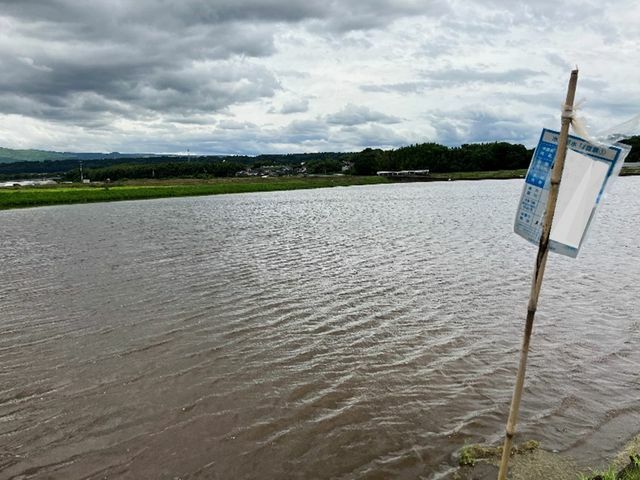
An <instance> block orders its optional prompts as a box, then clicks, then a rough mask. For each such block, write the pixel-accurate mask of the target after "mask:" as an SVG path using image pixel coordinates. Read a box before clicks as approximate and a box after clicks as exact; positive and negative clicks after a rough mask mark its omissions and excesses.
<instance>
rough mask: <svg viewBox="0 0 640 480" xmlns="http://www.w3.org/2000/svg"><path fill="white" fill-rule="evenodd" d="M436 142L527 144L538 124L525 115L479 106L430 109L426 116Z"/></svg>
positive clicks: (453, 143)
mask: <svg viewBox="0 0 640 480" xmlns="http://www.w3.org/2000/svg"><path fill="white" fill-rule="evenodd" d="M427 118H428V119H429V121H430V123H431V125H432V126H433V128H434V129H435V130H436V136H437V140H438V142H441V143H443V144H445V145H459V144H461V143H474V142H501V141H506V142H516V143H530V142H531V141H532V138H533V137H534V136H535V135H537V134H538V133H539V131H540V128H541V126H540V125H535V124H532V123H533V122H532V121H529V120H527V119H526V118H522V117H517V116H514V115H508V114H497V113H493V112H491V111H488V110H482V109H480V108H477V107H476V108H472V109H469V110H464V111H463V110H460V111H455V112H447V113H445V112H433V113H431V114H429V115H428V116H427Z"/></svg>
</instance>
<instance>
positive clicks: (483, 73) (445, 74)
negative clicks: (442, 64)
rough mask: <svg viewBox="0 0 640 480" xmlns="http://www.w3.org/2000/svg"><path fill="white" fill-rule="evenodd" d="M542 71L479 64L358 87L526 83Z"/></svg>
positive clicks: (412, 89)
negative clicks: (405, 79) (507, 68)
mask: <svg viewBox="0 0 640 480" xmlns="http://www.w3.org/2000/svg"><path fill="white" fill-rule="evenodd" d="M544 75H545V73H544V72H539V71H535V70H531V69H528V68H518V69H511V70H502V71H490V70H486V69H485V68H483V67H481V66H479V67H478V68H476V69H473V68H463V69H459V68H452V69H449V70H437V71H431V72H424V73H423V74H422V75H421V77H422V78H421V79H418V80H415V81H411V82H399V83H386V84H379V85H376V84H365V85H362V86H361V87H360V89H361V90H362V91H365V92H395V93H420V92H424V91H425V90H428V89H437V88H452V87H459V86H464V85H469V84H473V83H478V84H479V83H485V84H504V85H508V84H526V83H527V82H528V81H529V80H530V79H532V78H535V77H540V76H544Z"/></svg>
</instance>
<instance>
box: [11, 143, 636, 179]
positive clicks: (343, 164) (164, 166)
mask: <svg viewBox="0 0 640 480" xmlns="http://www.w3.org/2000/svg"><path fill="white" fill-rule="evenodd" d="M625 143H627V144H629V145H631V146H632V147H633V148H632V151H631V153H630V154H629V156H628V158H627V161H628V162H639V161H640V136H635V137H631V138H629V139H628V140H625ZM532 152H533V150H529V149H527V148H526V147H524V146H523V145H519V144H511V143H506V142H494V143H479V144H465V145H461V146H459V147H447V146H444V145H439V144H437V143H423V144H417V145H410V146H407V147H401V148H398V149H395V150H381V149H371V148H367V149H365V150H363V151H361V152H357V153H341V152H322V153H299V154H286V155H258V156H256V157H250V156H242V155H238V156H154V157H141V158H102V159H97V160H85V161H82V165H83V171H84V173H85V178H90V179H91V180H96V181H104V180H106V179H111V180H120V179H125V178H170V177H210V176H215V177H225V176H233V175H236V174H237V173H238V172H242V171H247V170H251V169H253V170H254V173H255V172H256V171H260V172H265V173H269V168H270V167H276V168H275V169H273V168H272V169H271V170H272V171H274V172H275V174H296V173H308V174H331V173H337V172H346V173H350V174H354V175H375V174H376V172H378V171H380V170H419V169H429V170H430V171H431V172H434V173H437V172H443V173H447V172H469V171H487V170H514V169H523V168H527V167H528V165H529V162H530V160H531V155H532ZM278 166H280V167H291V168H280V170H279V171H278V169H277V167H278ZM35 175H49V176H53V175H63V176H64V177H65V178H66V179H68V180H79V178H80V162H79V161H78V160H77V159H67V160H45V161H38V162H14V163H7V164H0V179H2V178H18V177H20V176H24V177H26V176H35Z"/></svg>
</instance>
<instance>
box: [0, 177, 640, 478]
mask: <svg viewBox="0 0 640 480" xmlns="http://www.w3.org/2000/svg"><path fill="white" fill-rule="evenodd" d="M520 186H521V184H520V182H519V181H501V182H497V181H496V182H494V181H486V182H477V183H474V182H450V183H440V184H436V183H431V184H402V185H379V186H370V187H358V188H348V189H337V188H336V189H326V190H314V191H295V192H272V193H259V194H247V195H232V196H215V197H197V198H180V199H161V200H151V201H145V202H122V203H114V204H93V205H78V206H64V207H48V208H40V209H28V210H21V211H5V212H0V216H1V217H2V225H3V238H2V239H1V240H0V253H1V254H2V258H3V266H4V267H5V268H3V281H2V282H1V283H0V302H1V303H0V304H1V307H2V316H1V317H0V327H1V328H0V364H2V366H3V368H2V371H1V372H0V440H1V442H2V445H3V447H2V449H0V478H13V477H17V476H21V475H22V476H23V477H22V478H31V477H33V478H47V477H55V478H102V477H105V476H109V477H111V478H118V477H122V478H173V477H176V476H177V477H181V478H237V479H241V478H256V476H260V477H261V478H300V479H307V478H338V479H341V478H342V479H347V478H407V479H408V478H411V479H413V478H418V477H422V478H439V477H441V476H442V475H445V474H446V472H448V471H449V469H450V466H451V465H452V463H453V456H454V454H455V452H456V451H457V450H458V449H459V448H460V447H461V446H462V445H464V443H465V442H475V441H489V442H491V441H496V440H498V439H499V438H500V436H501V435H502V432H503V428H504V420H505V416H506V412H507V409H508V403H509V400H510V396H511V388H512V384H513V378H514V374H515V367H516V360H517V350H518V347H519V342H520V335H521V329H522V323H523V317H524V311H525V306H526V296H527V294H528V288H529V282H530V275H531V268H532V266H533V255H534V253H535V249H534V248H533V247H529V246H527V245H526V244H525V243H524V242H522V241H521V240H520V239H519V238H517V237H515V236H514V235H513V234H512V233H511V224H512V217H513V214H514V211H513V209H514V207H515V204H516V202H517V198H518V195H519V190H520ZM639 186H640V185H639V179H636V178H623V179H620V181H619V182H618V183H617V184H616V185H615V192H613V194H612V195H611V198H610V200H609V203H611V205H609V207H610V208H608V209H607V210H603V212H602V215H600V217H599V218H598V222H597V223H596V225H595V228H594V230H593V231H592V232H591V234H590V238H589V241H588V243H587V245H586V246H585V248H584V251H583V252H582V253H581V257H580V259H579V260H578V261H571V260H568V259H564V258H562V257H556V256H553V257H551V259H550V262H549V266H548V273H547V280H546V283H545V286H544V288H543V292H542V298H541V302H540V311H539V316H538V318H537V323H536V326H535V329H534V339H533V343H532V351H531V354H530V367H529V370H528V372H527V375H528V380H527V386H526V394H525V397H524V401H523V405H522V413H521V417H522V422H521V426H520V431H521V432H522V435H523V436H534V437H536V438H538V439H541V440H542V442H543V443H544V444H545V445H546V446H547V447H549V448H557V449H560V450H568V451H570V452H571V453H572V454H574V455H577V456H578V457H581V458H583V459H592V460H597V459H598V458H599V457H598V456H602V455H606V454H607V453H608V451H607V450H606V449H603V448H600V449H599V448H598V446H597V445H598V444H599V443H602V442H603V441H604V442H606V443H608V444H617V443H618V444H619V443H620V442H622V441H623V440H624V439H621V438H618V437H619V436H620V435H622V434H626V433H628V434H632V433H635V432H634V431H633V429H632V428H629V427H628V425H637V413H636V412H637V411H638V407H640V404H639V402H640V400H638V396H637V395H636V394H635V392H637V387H638V384H639V382H640V380H638V378H637V375H636V374H635V373H636V371H637V369H636V366H637V364H638V361H639V360H640V349H637V348H635V345H637V343H638V340H640V322H638V321H637V318H635V314H634V312H635V311H636V310H638V307H640V286H639V284H638V282H637V278H638V273H639V272H640V268H639V267H640V255H639V254H638V253H640V252H639V251H638V250H639V247H638V245H637V243H633V242H629V241H628V239H631V238H636V237H637V231H636V227H635V225H634V224H633V222H629V221H628V218H632V217H633V216H635V215H637V212H638V207H639V206H640V200H639V198H638V197H637V195H635V193H634V192H636V191H637V188H638V187H639ZM620 432H623V433H622V434H621V433H620ZM616 435H617V436H616Z"/></svg>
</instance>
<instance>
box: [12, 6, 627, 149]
mask: <svg viewBox="0 0 640 480" xmlns="http://www.w3.org/2000/svg"><path fill="white" fill-rule="evenodd" d="M634 5H635V4H633V3H632V2H631V1H630V0H621V2H619V4H618V3H617V2H616V5H615V6H611V5H610V6H604V4H602V3H599V2H596V1H595V0H586V2H585V1H578V0H567V1H566V2H564V3H562V4H561V5H559V4H558V3H557V2H556V1H555V0H554V1H551V0H540V2H536V3H535V4H532V3H531V2H525V1H524V0H522V1H521V0H516V1H510V0H489V1H487V2H480V1H479V0H471V1H468V2H453V3H452V2H447V1H445V0H435V1H431V2H424V1H420V0H372V1H370V2H344V1H340V0H327V1H324V2H313V1H308V0H289V1H286V2H285V1H284V0H213V1H205V0H182V1H180V2H176V1H171V0H136V1H121V0H93V1H85V0H0V135H2V139H0V143H2V144H4V145H8V146H11V145H10V143H11V142H13V143H14V144H19V145H20V146H30V145H31V146H35V147H39V148H52V147H53V145H51V144H50V142H51V141H52V140H51V139H56V141H58V142H59V144H64V145H65V146H64V147H63V148H68V147H67V146H66V144H67V143H73V144H74V145H84V147H83V149H87V147H86V146H87V145H90V144H91V142H96V146H95V147H94V148H103V149H105V150H126V149H129V150H133V151H145V150H147V151H148V150H149V149H150V147H151V146H154V145H155V147H154V148H153V149H154V150H156V151H184V150H185V149H186V148H189V147H190V148H191V151H202V152H209V153H232V152H238V153H259V152H261V151H265V152H269V151H296V150H300V151H309V150H313V149H329V150H335V149H358V148H360V147H364V146H398V145H400V144H402V143H401V142H405V143H410V142H415V141H421V140H439V141H444V142H447V143H450V144H455V143H459V142H469V141H481V140H500V139H503V140H504V139H507V140H508V139H512V140H514V141H523V139H526V138H527V137H531V136H532V137H535V136H537V131H538V130H539V127H540V125H535V126H532V125H529V124H528V121H529V120H526V121H525V120H521V118H532V119H533V120H531V122H532V123H539V121H540V120H541V119H542V118H546V117H545V116H548V115H552V114H554V115H555V113H557V110H558V108H559V107H558V105H559V104H560V103H561V101H562V96H563V93H564V92H563V87H564V85H566V83H565V81H566V80H565V79H564V76H563V74H562V72H563V71H564V70H566V66H567V64H568V62H569V61H578V60H576V57H578V59H580V58H581V57H584V59H585V60H584V61H585V62H586V63H587V66H588V67H589V69H590V70H591V71H589V69H586V70H585V73H586V75H584V77H581V79H580V83H579V98H580V96H581V95H584V94H586V96H587V98H588V99H589V102H587V104H586V105H585V112H586V111H587V110H588V109H589V108H592V109H593V110H594V111H595V112H597V113H598V115H600V116H601V117H603V118H604V117H606V118H607V120H606V121H607V122H608V121H609V119H613V118H614V117H615V116H616V115H620V116H623V117H624V116H626V114H627V112H628V113H629V114H631V113H635V112H637V108H635V106H634V105H637V101H636V100H637V98H636V97H637V95H636V94H635V93H634V92H635V90H634V89H635V84H634V83H633V79H634V78H637V66H635V64H634V63H633V62H628V61H626V62H623V61H619V59H616V58H615V57H616V56H622V57H624V58H625V59H626V58H627V57H628V55H627V53H626V52H627V51H628V49H629V48H630V47H629V46H630V45H631V46H632V45H635V44H637V41H638V35H637V33H636V30H634V29H633V28H632V27H633V26H635V25H636V24H637V21H638V20H640V19H638V18H637V9H635V10H634V8H631V7H633V6H634ZM614 17H615V19H616V20H615V21H612V18H614ZM620 32H624V33H625V35H624V42H625V43H622V42H623V40H620V39H621V38H623V37H622V35H621V33H620ZM568 36H571V37H572V38H577V39H579V40H580V42H579V43H578V44H567V41H566V39H567V37H568ZM543 37H544V42H542V40H541V38H543ZM582 42H584V45H583V44H582ZM616 42H619V43H616ZM543 43H544V44H543ZM569 43H570V42H569ZM625 49H626V50H625ZM615 62H618V65H616V63H615ZM581 75H582V74H581ZM627 79H630V80H627ZM558 85H560V86H561V88H556V86H558ZM507 92H508V95H506V93H507ZM372 93H375V95H371V94H372ZM415 94H420V95H423V98H424V104H425V105H429V107H430V108H432V109H433V110H432V113H431V114H430V116H429V117H428V119H429V125H425V122H423V121H422V120H424V118H422V119H421V118H420V115H423V113H422V112H423V111H422V110H421V107H420V105H421V104H422V102H421V103H420V104H418V103H417V102H412V101H411V100H412V99H413V97H412V95H415ZM309 99H313V101H311V102H310V101H309ZM497 99H500V101H499V102H498V103H499V104H500V105H504V108H505V111H507V112H509V115H507V118H502V117H501V116H499V115H498V114H497V113H496V112H495V111H492V110H488V109H487V108H483V107H478V106H477V105H481V106H482V105H485V104H487V105H488V102H489V101H491V102H494V104H496V103H495V102H496V101H497ZM462 102H467V103H470V104H472V105H476V107H474V108H471V110H470V111H469V112H466V113H464V112H461V111H459V110H458V109H459V108H461V107H460V105H462ZM345 104H346V106H344V105H345ZM359 105H375V108H374V109H370V108H367V107H364V106H359ZM269 106H271V108H270V109H269ZM327 112H332V113H329V114H327ZM383 112H384V113H383ZM268 113H275V114H279V115H295V116H294V117H292V118H295V119H296V120H295V121H293V122H290V123H287V124H285V125H281V124H279V123H278V122H283V121H286V117H283V116H280V117H276V116H273V115H268ZM438 116H439V117H438ZM536 116H537V117H536ZM550 118H551V117H550ZM552 118H554V119H555V118H556V117H555V116H552ZM622 119H624V118H622ZM622 119H621V120H622ZM272 122H273V123H272ZM603 122H604V120H603ZM527 129H531V130H532V133H531V132H528V130H527ZM434 131H435V132H436V133H437V138H425V135H426V134H429V135H433V132H434ZM407 132H415V133H412V134H409V133H407ZM409 137H411V138H409ZM413 137H417V138H413ZM76 138H77V139H78V140H77V141H76ZM89 148H91V147H89Z"/></svg>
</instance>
